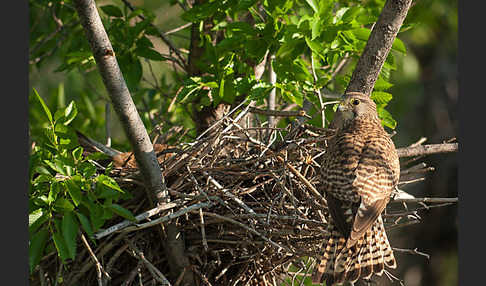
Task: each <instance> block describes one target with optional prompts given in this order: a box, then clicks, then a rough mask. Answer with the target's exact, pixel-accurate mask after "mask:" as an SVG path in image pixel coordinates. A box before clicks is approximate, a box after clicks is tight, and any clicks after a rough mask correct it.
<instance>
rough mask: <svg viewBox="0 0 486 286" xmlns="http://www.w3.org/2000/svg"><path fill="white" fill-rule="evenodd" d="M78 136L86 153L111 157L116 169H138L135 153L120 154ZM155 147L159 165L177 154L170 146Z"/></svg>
mask: <svg viewBox="0 0 486 286" xmlns="http://www.w3.org/2000/svg"><path fill="white" fill-rule="evenodd" d="M76 135H77V137H78V142H79V144H80V145H81V146H82V147H83V148H84V150H85V152H87V153H93V152H101V153H104V154H106V155H108V156H110V157H111V158H112V161H113V166H114V167H116V168H134V169H136V168H138V165H137V161H136V160H135V155H134V154H133V152H120V151H118V150H116V149H113V148H111V147H107V146H105V145H103V144H102V143H100V142H97V141H95V140H93V139H91V138H89V137H87V136H86V135H84V134H83V133H81V132H79V131H76ZM153 146H154V152H155V155H156V156H157V161H158V162H159V164H162V163H163V162H164V161H165V160H167V159H168V158H170V157H171V156H172V155H174V154H175V153H174V152H172V151H174V150H175V149H174V148H173V147H172V146H170V145H167V144H158V143H155V144H154V145H153Z"/></svg>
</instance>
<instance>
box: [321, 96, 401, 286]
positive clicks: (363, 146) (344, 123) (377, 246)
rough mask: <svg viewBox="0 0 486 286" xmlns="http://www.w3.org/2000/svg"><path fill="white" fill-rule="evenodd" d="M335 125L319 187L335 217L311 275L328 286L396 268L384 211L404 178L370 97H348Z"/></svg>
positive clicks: (396, 156) (388, 137) (393, 147)
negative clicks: (384, 220) (317, 263)
mask: <svg viewBox="0 0 486 286" xmlns="http://www.w3.org/2000/svg"><path fill="white" fill-rule="evenodd" d="M331 127H332V128H335V129H336V135H335V136H334V137H333V138H331V139H330V140H329V142H328V148H327V151H326V153H325V155H324V156H323V159H322V164H321V171H320V175H321V184H320V185H319V186H318V188H319V191H320V192H321V193H322V194H323V195H324V196H325V198H326V200H327V203H328V207H329V214H330V217H329V218H328V226H327V229H326V230H327V231H326V237H325V240H324V245H323V248H322V252H321V256H320V257H319V259H320V260H321V261H320V264H319V265H318V266H317V267H316V269H315V270H314V274H313V276H312V280H313V282H314V283H320V282H322V281H326V285H328V286H329V285H335V284H339V283H342V282H344V281H350V282H355V281H357V280H358V279H359V278H363V279H369V278H370V277H371V276H372V275H373V274H377V275H382V273H383V271H384V268H385V266H387V267H389V268H395V267H396V262H395V257H394V255H393V251H392V249H391V246H390V243H389V242H388V238H387V235H386V233H385V228H384V225H383V219H382V217H381V213H382V212H383V210H384V209H385V207H386V205H387V203H388V201H389V199H390V195H391V193H392V191H393V189H394V188H395V186H396V185H397V183H398V179H399V175H400V165H399V161H398V155H397V152H396V149H395V145H394V144H393V141H392V140H391V139H390V136H389V135H388V134H387V133H386V131H385V130H384V128H383V126H382V125H381V121H380V119H379V118H378V113H377V111H376V105H375V103H374V102H373V100H372V99H371V98H370V97H369V96H367V95H365V94H362V93H356V92H350V93H347V94H345V95H344V96H343V98H342V100H341V102H340V104H339V106H338V109H337V112H336V114H335V116H334V119H333V121H332V122H331Z"/></svg>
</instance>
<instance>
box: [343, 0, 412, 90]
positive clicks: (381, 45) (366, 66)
mask: <svg viewBox="0 0 486 286" xmlns="http://www.w3.org/2000/svg"><path fill="white" fill-rule="evenodd" d="M411 3H412V0H387V1H386V2H385V6H384V7H383V10H381V14H380V17H379V18H378V21H377V22H376V24H375V25H374V27H373V29H372V30H371V34H370V37H369V38H368V41H367V43H366V46H365V48H364V50H363V54H361V56H360V57H359V60H358V63H357V64H356V67H355V69H354V71H353V75H352V76H351V80H350V81H349V84H348V87H347V88H346V92H352V91H355V92H362V93H364V94H367V95H370V94H371V91H372V90H373V87H374V86H375V82H376V80H377V79H378V75H379V74H380V71H381V68H382V67H383V64H384V63H385V60H386V58H387V56H388V53H389V52H390V49H391V47H392V45H393V41H394V40H395V38H396V36H397V34H398V31H399V30H400V27H401V26H402V23H403V20H405V17H406V16H407V12H408V9H409V8H410V5H411Z"/></svg>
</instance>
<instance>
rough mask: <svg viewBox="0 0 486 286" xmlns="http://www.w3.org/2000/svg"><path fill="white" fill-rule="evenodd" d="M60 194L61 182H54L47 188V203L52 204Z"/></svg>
mask: <svg viewBox="0 0 486 286" xmlns="http://www.w3.org/2000/svg"><path fill="white" fill-rule="evenodd" d="M60 192H61V182H59V181H54V182H52V183H51V185H50V187H49V195H48V196H47V201H48V202H49V203H52V202H54V201H55V200H56V198H57V195H58V194H59V193H60Z"/></svg>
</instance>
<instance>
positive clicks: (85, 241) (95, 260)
mask: <svg viewBox="0 0 486 286" xmlns="http://www.w3.org/2000/svg"><path fill="white" fill-rule="evenodd" d="M81 240H82V241H83V243H84V245H85V246H86V249H88V253H89V255H90V256H91V258H92V259H93V261H94V263H95V265H96V273H98V285H99V286H103V280H102V274H104V275H105V276H106V277H107V278H108V279H111V277H110V275H108V273H106V271H105V270H104V269H103V266H101V263H100V262H99V261H98V258H97V257H96V255H95V254H94V252H93V250H92V249H91V247H90V246H89V243H88V241H87V240H86V237H84V234H82V233H81Z"/></svg>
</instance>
